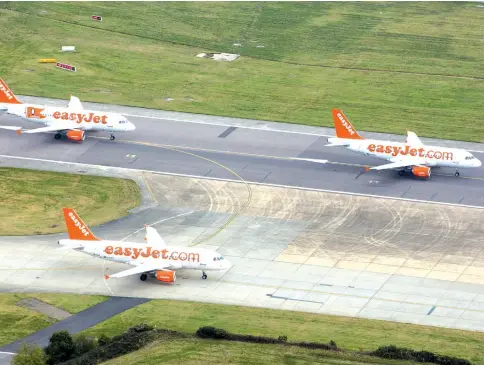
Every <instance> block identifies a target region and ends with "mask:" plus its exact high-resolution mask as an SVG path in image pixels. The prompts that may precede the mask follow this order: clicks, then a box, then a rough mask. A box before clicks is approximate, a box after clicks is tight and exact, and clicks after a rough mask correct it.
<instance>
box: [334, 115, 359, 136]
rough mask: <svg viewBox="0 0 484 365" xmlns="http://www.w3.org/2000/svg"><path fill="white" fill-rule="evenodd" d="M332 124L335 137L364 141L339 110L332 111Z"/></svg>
mask: <svg viewBox="0 0 484 365" xmlns="http://www.w3.org/2000/svg"><path fill="white" fill-rule="evenodd" d="M333 122H334V127H335V129H336V137H338V138H345V139H364V138H363V137H361V136H360V135H359V134H358V132H357V131H356V129H355V128H354V127H353V126H352V125H351V123H350V122H349V120H348V118H346V116H345V115H344V114H343V112H342V111H341V110H339V109H333Z"/></svg>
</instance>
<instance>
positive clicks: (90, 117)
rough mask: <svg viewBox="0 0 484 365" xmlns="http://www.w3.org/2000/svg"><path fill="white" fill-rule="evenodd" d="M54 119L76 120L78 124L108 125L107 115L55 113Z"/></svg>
mask: <svg viewBox="0 0 484 365" xmlns="http://www.w3.org/2000/svg"><path fill="white" fill-rule="evenodd" d="M52 116H53V117H54V119H62V120H75V121H76V122H77V123H78V124H80V123H82V122H86V123H91V122H93V123H102V124H107V121H106V119H107V118H108V117H107V115H95V114H94V113H89V114H83V113H66V112H63V113H62V112H54V113H53V114H52Z"/></svg>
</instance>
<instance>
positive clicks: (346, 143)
mask: <svg viewBox="0 0 484 365" xmlns="http://www.w3.org/2000/svg"><path fill="white" fill-rule="evenodd" d="M349 145H350V142H348V141H346V142H343V141H341V142H334V143H329V144H325V145H324V147H337V146H340V147H341V146H349Z"/></svg>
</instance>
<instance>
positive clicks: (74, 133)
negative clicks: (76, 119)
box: [67, 129, 86, 141]
mask: <svg viewBox="0 0 484 365" xmlns="http://www.w3.org/2000/svg"><path fill="white" fill-rule="evenodd" d="M67 138H69V139H71V140H73V141H84V139H85V138H86V136H85V135H84V131H81V130H79V129H73V130H70V131H67Z"/></svg>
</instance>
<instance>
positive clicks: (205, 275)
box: [202, 271, 207, 280]
mask: <svg viewBox="0 0 484 365" xmlns="http://www.w3.org/2000/svg"><path fill="white" fill-rule="evenodd" d="M206 278H207V274H205V271H204V272H203V274H202V279H203V280H205V279H206Z"/></svg>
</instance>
